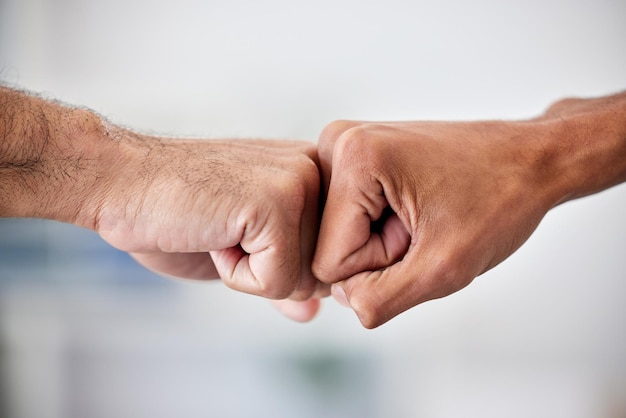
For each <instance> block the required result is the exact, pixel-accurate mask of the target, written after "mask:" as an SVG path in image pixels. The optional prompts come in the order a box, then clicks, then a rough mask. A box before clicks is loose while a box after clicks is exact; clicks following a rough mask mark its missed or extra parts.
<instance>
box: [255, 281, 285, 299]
mask: <svg viewBox="0 0 626 418" xmlns="http://www.w3.org/2000/svg"><path fill="white" fill-rule="evenodd" d="M257 290H258V293H257V296H261V297H264V298H267V299H285V298H287V297H289V296H290V295H291V293H292V292H293V288H292V287H291V286H289V282H288V281H284V282H276V281H273V280H269V281H267V280H260V281H259V282H258V287H257Z"/></svg>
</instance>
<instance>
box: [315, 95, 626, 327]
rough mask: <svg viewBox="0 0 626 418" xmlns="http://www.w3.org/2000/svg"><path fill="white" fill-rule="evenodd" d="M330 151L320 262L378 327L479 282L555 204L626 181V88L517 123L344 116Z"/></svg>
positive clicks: (324, 153)
mask: <svg viewBox="0 0 626 418" xmlns="http://www.w3.org/2000/svg"><path fill="white" fill-rule="evenodd" d="M319 150H320V159H321V165H322V171H323V175H324V178H325V181H326V183H327V184H328V183H329V189H328V196H327V202H326V206H325V209H324V214H323V217H322V224H321V228H320V235H319V238H318V245H317V250H316V254H315V257H314V260H313V271H314V272H315V273H316V275H317V277H319V278H320V279H321V280H323V281H325V282H327V283H336V284H335V285H333V288H332V290H333V294H334V295H335V296H336V297H337V298H338V299H340V300H343V301H344V303H346V304H349V305H350V306H351V307H352V308H353V309H354V310H355V311H356V313H357V315H358V316H359V319H360V320H361V322H362V323H363V325H364V326H365V327H368V328H373V327H376V326H378V325H380V324H382V323H384V322H386V321H388V320H389V319H391V318H392V317H394V316H395V315H398V314H399V313H401V312H403V311H405V310H407V309H409V308H411V307H413V306H415V305H417V304H419V303H422V302H425V301H427V300H431V299H435V298H440V297H444V296H447V295H449V294H451V293H453V292H456V291H458V290H460V289H461V288H463V287H465V286H466V285H468V284H469V283H470V282H471V281H472V280H473V279H474V278H475V277H476V276H478V275H480V274H482V273H484V272H485V271H487V270H489V269H490V268H492V267H494V266H495V265H497V264H498V263H500V262H502V261H503V260H505V259H506V258H507V257H508V256H509V255H511V254H512V253H513V252H514V251H515V250H516V249H517V248H519V247H520V246H521V245H522V244H523V243H524V242H525V241H526V240H527V239H528V237H529V236H530V235H531V234H532V232H533V231H534V230H535V228H536V227H537V225H538V224H539V222H540V221H541V219H542V218H543V216H544V215H545V214H546V212H548V211H549V210H550V209H551V208H553V207H555V206H557V205H558V204H560V203H563V202H565V201H568V200H571V199H575V198H579V197H582V196H586V195H589V194H592V193H596V192H599V191H601V190H604V189H606V188H608V187H611V186H613V185H616V184H619V183H621V182H624V181H625V180H626V93H621V94H618V95H615V96H611V97H605V98H599V99H590V100H582V99H570V100H563V101H560V102H558V103H556V104H555V105H553V106H552V107H551V108H550V109H549V110H548V111H547V112H546V113H545V114H544V115H542V116H541V117H539V118H536V119H532V120H527V121H517V122H504V121H485V122H454V123H444V122H405V123H401V122H398V123H376V124H374V123H359V122H341V121H340V122H335V123H333V124H331V125H329V126H328V127H327V128H326V129H325V131H324V132H323V133H322V136H321V138H320V144H319ZM331 171H332V178H331V177H330V173H331Z"/></svg>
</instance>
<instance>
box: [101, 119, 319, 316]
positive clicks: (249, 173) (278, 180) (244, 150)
mask: <svg viewBox="0 0 626 418" xmlns="http://www.w3.org/2000/svg"><path fill="white" fill-rule="evenodd" d="M110 135H111V136H115V133H113V134H110ZM119 136H121V137H126V136H128V132H125V131H124V132H121V133H119ZM120 147H123V152H120V155H123V156H125V158H123V159H122V160H121V161H119V163H117V164H116V165H115V167H114V168H113V169H114V170H115V172H116V173H117V176H116V178H117V181H116V182H115V183H114V184H113V185H111V186H110V192H109V193H108V194H107V198H106V199H105V200H104V203H103V204H102V205H101V209H100V210H99V213H98V214H97V217H96V219H97V220H96V230H97V231H98V232H99V233H100V235H101V236H102V238H104V240H106V241H107V242H109V243H110V244H112V245H113V246H115V247H117V248H119V249H121V250H124V251H128V252H130V253H131V254H132V255H133V257H134V258H135V259H136V260H137V261H139V262H140V263H141V264H143V265H144V266H146V267H147V268H149V269H151V270H154V271H156V272H158V273H161V274H165V275H169V276H175V277H182V278H193V279H211V278H217V277H221V278H222V280H223V281H224V283H225V284H226V285H228V286H229V287H232V288H233V289H236V290H240V291H243V292H247V293H251V294H255V295H259V296H263V297H267V298H271V299H284V298H290V299H293V300H298V301H305V300H307V299H310V298H312V297H319V296H325V295H327V294H328V286H326V285H324V284H323V283H321V282H319V281H318V280H316V279H315V278H314V277H313V275H312V274H311V270H310V265H311V259H312V254H313V251H314V247H315V241H316V238H317V229H318V225H319V220H318V217H319V214H318V212H319V204H318V194H319V184H320V180H319V173H318V169H317V152H316V149H315V147H314V146H313V145H311V144H307V143H303V142H285V141H243V140H231V141H202V140H175V139H155V138H144V137H140V136H135V137H134V139H133V140H131V141H122V143H120ZM301 306H302V309H303V311H302V312H300V313H299V314H295V317H296V319H300V320H307V319H310V318H312V317H313V316H314V315H315V313H316V311H317V309H318V307H319V302H318V301H310V302H306V303H303V304H302V305H301ZM298 315H299V316H298ZM303 315H304V316H303Z"/></svg>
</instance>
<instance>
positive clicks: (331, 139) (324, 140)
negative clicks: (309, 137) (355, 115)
mask: <svg viewBox="0 0 626 418" xmlns="http://www.w3.org/2000/svg"><path fill="white" fill-rule="evenodd" d="M362 124H363V122H357V121H349V120H336V121H334V122H331V123H329V124H328V125H326V127H325V128H324V129H323V130H322V133H321V134H320V137H319V140H318V142H317V152H318V154H319V161H320V168H321V173H322V184H323V185H324V190H328V186H329V184H330V177H331V173H332V161H333V150H334V148H335V143H336V142H337V140H338V139H339V138H340V137H341V136H342V135H343V134H344V133H345V132H346V131H348V130H349V129H351V128H354V127H357V126H360V125H362Z"/></svg>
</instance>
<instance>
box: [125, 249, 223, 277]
mask: <svg viewBox="0 0 626 418" xmlns="http://www.w3.org/2000/svg"><path fill="white" fill-rule="evenodd" d="M130 255H131V256H132V257H133V258H134V259H135V260H136V261H137V262H138V263H139V264H141V265H142V266H144V267H146V268H147V269H149V270H151V271H154V272H155V273H158V274H161V275H165V276H170V277H176V278H181V279H200V280H206V279H218V278H219V274H218V273H217V270H216V268H215V265H214V264H213V260H212V259H211V256H210V254H209V253H130Z"/></svg>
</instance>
